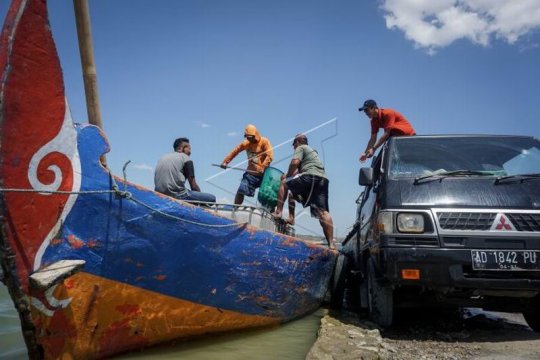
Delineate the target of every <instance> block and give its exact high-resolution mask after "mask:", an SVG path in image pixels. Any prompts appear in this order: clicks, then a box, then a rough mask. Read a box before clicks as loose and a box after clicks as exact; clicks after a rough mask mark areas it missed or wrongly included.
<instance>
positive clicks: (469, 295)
mask: <svg viewBox="0 0 540 360" xmlns="http://www.w3.org/2000/svg"><path fill="white" fill-rule="evenodd" d="M359 184H360V185H361V186H364V191H363V192H362V194H361V195H360V197H359V198H358V200H357V203H358V212H357V220H356V223H355V227H354V230H353V231H352V232H351V233H350V234H349V236H347V237H346V239H345V241H344V242H343V248H342V251H343V253H344V256H342V257H341V258H340V259H339V261H338V267H337V268H336V273H335V278H334V291H335V292H337V293H338V296H334V299H338V301H339V299H340V296H339V290H342V289H337V291H336V286H337V287H338V288H339V287H340V286H339V284H341V285H343V284H344V285H345V286H347V287H349V288H350V289H349V291H353V292H355V293H356V294H357V295H358V296H357V298H358V299H359V301H360V305H361V307H362V308H365V309H367V310H368V313H369V316H370V317H371V319H372V320H373V321H375V322H376V323H378V324H379V325H381V326H382V327H388V326H391V325H392V321H393V318H394V311H395V309H396V308H406V307H428V306H429V307H433V306H435V307H479V308H483V309H485V310H493V311H503V312H520V313H523V315H524V317H525V319H526V321H527V323H528V324H529V326H530V327H531V328H532V329H533V330H535V331H540V295H539V294H540V142H539V141H538V140H537V139H535V138H533V137H527V136H500V135H489V136H488V135H454V136H450V135H444V136H407V137H393V138H390V139H389V140H388V141H387V143H386V144H385V145H384V146H383V148H382V149H381V151H380V152H379V154H378V155H377V156H376V157H374V158H373V160H372V163H371V166H370V167H366V168H361V169H360V173H359ZM341 288H342V287H341Z"/></svg>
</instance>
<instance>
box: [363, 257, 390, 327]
mask: <svg viewBox="0 0 540 360" xmlns="http://www.w3.org/2000/svg"><path fill="white" fill-rule="evenodd" d="M367 292H368V294H367V295H368V311H369V317H370V319H371V320H372V321H373V322H375V323H377V324H378V325H380V326H382V327H390V326H391V325H392V321H393V317H394V292H393V290H392V288H391V287H390V285H387V284H384V283H382V282H381V281H380V280H379V279H377V274H376V272H375V265H374V264H373V260H372V259H369V260H368V265H367Z"/></svg>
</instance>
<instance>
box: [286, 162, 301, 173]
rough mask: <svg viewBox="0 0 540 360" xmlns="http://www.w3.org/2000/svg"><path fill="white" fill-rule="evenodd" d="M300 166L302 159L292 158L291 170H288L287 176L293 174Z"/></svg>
mask: <svg viewBox="0 0 540 360" xmlns="http://www.w3.org/2000/svg"><path fill="white" fill-rule="evenodd" d="M299 166H300V160H298V159H292V160H291V163H290V164H289V170H288V171H287V177H290V176H293V175H294V174H295V172H296V170H298V167H299Z"/></svg>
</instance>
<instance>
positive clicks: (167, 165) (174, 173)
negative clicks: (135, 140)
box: [154, 138, 216, 202]
mask: <svg viewBox="0 0 540 360" xmlns="http://www.w3.org/2000/svg"><path fill="white" fill-rule="evenodd" d="M173 148H174V152H172V153H169V154H165V155H163V156H162V157H161V159H159V161H158V163H157V165H156V170H155V172H154V185H155V191H157V192H160V193H162V194H165V195H169V196H172V197H174V198H177V199H180V200H185V201H201V202H216V197H215V196H214V195H212V194H208V193H203V192H201V189H200V188H199V185H198V184H197V181H196V180H195V169H194V166H193V161H191V159H190V157H189V156H190V155H191V145H190V144H189V139H188V138H178V139H176V140H175V141H174V144H173ZM186 180H187V181H188V182H189V186H190V188H191V190H188V189H187V188H186V186H185V182H186Z"/></svg>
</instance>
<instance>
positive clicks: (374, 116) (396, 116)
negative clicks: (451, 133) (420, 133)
mask: <svg viewBox="0 0 540 360" xmlns="http://www.w3.org/2000/svg"><path fill="white" fill-rule="evenodd" d="M358 111H363V112H364V113H365V114H366V115H367V117H369V118H370V119H371V138H370V139H369V142H368V144H367V146H366V150H365V151H364V152H363V153H362V155H360V161H361V162H363V161H366V159H368V158H370V157H372V156H373V153H374V152H375V150H377V149H378V148H379V147H380V146H381V145H382V144H384V142H385V141H386V140H388V138H389V137H390V136H403V135H416V133H415V132H414V129H413V127H412V126H411V123H410V122H408V121H407V119H405V116H403V115H401V114H400V113H398V112H397V111H395V110H392V109H379V108H378V107H377V103H376V102H375V100H366V101H364V106H362V107H361V108H360V109H358ZM380 128H383V129H384V134H383V135H382V136H381V137H380V138H379V140H378V141H377V132H378V131H379V129H380Z"/></svg>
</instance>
